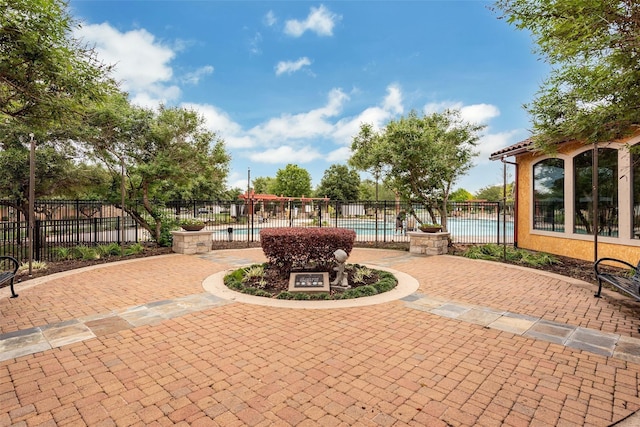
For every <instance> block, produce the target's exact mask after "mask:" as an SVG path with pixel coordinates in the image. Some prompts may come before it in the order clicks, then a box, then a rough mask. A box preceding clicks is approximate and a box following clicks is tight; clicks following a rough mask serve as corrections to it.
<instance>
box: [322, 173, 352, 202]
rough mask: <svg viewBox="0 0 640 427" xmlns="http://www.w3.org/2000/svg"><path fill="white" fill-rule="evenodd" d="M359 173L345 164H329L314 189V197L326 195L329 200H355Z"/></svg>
mask: <svg viewBox="0 0 640 427" xmlns="http://www.w3.org/2000/svg"><path fill="white" fill-rule="evenodd" d="M359 186H360V175H358V172H357V171H356V170H355V169H352V168H349V167H348V166H346V165H331V166H329V168H328V169H327V170H325V171H324V174H323V176H322V179H321V180H320V184H319V185H318V188H317V189H316V197H328V198H330V199H331V200H343V201H348V200H357V199H358V188H359Z"/></svg>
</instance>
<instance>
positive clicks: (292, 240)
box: [260, 227, 356, 276]
mask: <svg viewBox="0 0 640 427" xmlns="http://www.w3.org/2000/svg"><path fill="white" fill-rule="evenodd" d="M355 240H356V232H355V231H353V230H349V229H347V228H321V227H319V228H315V227H314V228H305V227H290V228H264V229H262V230H261V231H260V242H261V244H262V250H263V251H264V254H265V255H266V257H267V259H268V260H269V262H270V263H271V265H273V266H274V267H275V268H276V269H277V270H278V271H279V273H280V274H281V275H282V276H287V275H289V274H290V273H291V271H292V270H294V269H303V268H307V267H309V266H313V268H314V269H317V270H318V271H330V270H331V267H333V265H334V264H335V259H334V256H333V253H334V252H335V251H336V250H338V249H342V250H343V251H345V252H346V253H347V255H348V254H350V253H351V249H353V242H354V241H355Z"/></svg>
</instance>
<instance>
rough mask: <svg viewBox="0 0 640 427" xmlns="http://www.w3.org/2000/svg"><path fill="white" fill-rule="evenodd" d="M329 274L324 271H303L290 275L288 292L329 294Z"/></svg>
mask: <svg viewBox="0 0 640 427" xmlns="http://www.w3.org/2000/svg"><path fill="white" fill-rule="evenodd" d="M330 290H331V287H330V284H329V273H327V272H326V271H325V272H323V271H317V272H316V271H305V272H302V273H291V275H290V276H289V292H329V291H330Z"/></svg>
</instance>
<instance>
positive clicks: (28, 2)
mask: <svg viewBox="0 0 640 427" xmlns="http://www.w3.org/2000/svg"><path fill="white" fill-rule="evenodd" d="M74 26H75V22H74V21H73V20H72V19H71V17H70V15H69V13H68V11H67V4H66V2H64V1H60V0H11V1H7V0H0V52H1V54H2V59H1V60H0V164H2V166H3V167H2V171H3V173H2V178H0V181H2V182H3V185H2V188H3V189H4V191H3V194H4V195H6V196H9V197H11V199H13V200H16V206H15V207H16V208H17V209H19V210H21V211H22V212H23V213H24V214H25V215H28V212H27V210H28V194H29V160H28V159H29V149H28V147H29V145H30V140H31V137H30V136H33V138H34V142H35V144H36V146H37V147H36V150H35V158H36V171H35V172H36V173H35V188H34V193H35V195H36V197H54V196H71V195H73V194H78V192H80V193H82V192H84V190H83V189H82V187H83V186H84V185H86V184H87V182H88V181H87V179H89V180H91V179H92V178H90V177H87V176H86V175H83V173H82V170H83V168H85V169H86V165H84V166H83V165H81V164H78V163H77V162H76V161H74V160H73V159H74V158H77V157H78V154H77V153H76V146H74V145H72V144H69V143H68V141H69V140H71V139H76V138H77V137H78V135H79V134H80V133H81V129H82V128H83V126H82V122H83V119H84V117H83V115H84V112H85V107H86V106H87V105H90V104H91V103H92V102H94V101H97V100H100V99H102V98H103V97H104V95H105V94H106V93H109V92H112V91H115V90H117V89H116V85H115V84H114V83H113V82H112V81H111V80H110V78H109V74H108V73H109V67H106V66H104V65H102V64H100V63H99V62H98V61H97V60H96V57H95V55H94V52H93V51H92V50H91V49H88V48H86V47H84V46H82V45H81V44H80V43H79V42H78V41H77V40H75V39H73V38H72V37H71V30H72V28H73V27H74ZM83 181H84V183H83Z"/></svg>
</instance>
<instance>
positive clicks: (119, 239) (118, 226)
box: [116, 216, 124, 245]
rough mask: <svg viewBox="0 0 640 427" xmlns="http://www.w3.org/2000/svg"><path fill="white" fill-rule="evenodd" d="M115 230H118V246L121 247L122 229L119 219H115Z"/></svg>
mask: <svg viewBox="0 0 640 427" xmlns="http://www.w3.org/2000/svg"><path fill="white" fill-rule="evenodd" d="M116 229H117V230H118V244H119V245H121V244H122V242H123V238H124V236H123V235H122V227H121V224H120V217H119V216H117V217H116Z"/></svg>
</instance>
